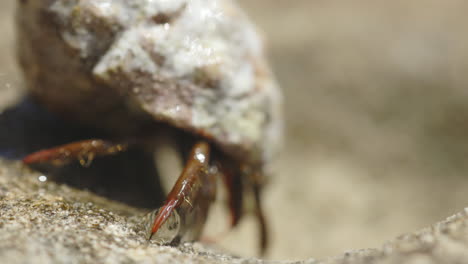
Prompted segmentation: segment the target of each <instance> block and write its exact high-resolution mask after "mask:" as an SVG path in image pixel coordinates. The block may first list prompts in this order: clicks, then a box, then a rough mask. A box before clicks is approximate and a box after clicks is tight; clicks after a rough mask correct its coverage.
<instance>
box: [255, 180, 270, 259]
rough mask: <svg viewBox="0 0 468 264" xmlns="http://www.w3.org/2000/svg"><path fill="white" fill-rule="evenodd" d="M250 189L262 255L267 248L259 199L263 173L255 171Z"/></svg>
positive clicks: (266, 227)
mask: <svg viewBox="0 0 468 264" xmlns="http://www.w3.org/2000/svg"><path fill="white" fill-rule="evenodd" d="M252 178H253V179H252V180H253V183H252V191H253V195H254V201H255V215H256V217H257V221H258V225H259V230H260V254H261V255H264V254H265V251H266V250H267V248H268V241H269V236H268V226H267V221H266V218H265V214H264V212H263V206H262V200H261V191H262V186H263V175H261V174H260V173H258V172H257V173H255V174H254V175H253V177H252Z"/></svg>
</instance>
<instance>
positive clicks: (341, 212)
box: [0, 0, 468, 259]
mask: <svg viewBox="0 0 468 264" xmlns="http://www.w3.org/2000/svg"><path fill="white" fill-rule="evenodd" d="M14 2H15V1H13V0H6V1H2V3H1V9H0V14H1V16H0V30H1V33H2V38H0V61H1V63H0V89H2V90H3V91H1V92H2V98H0V101H1V102H0V105H5V103H6V102H9V101H11V100H13V98H14V96H15V94H17V93H16V91H17V90H18V89H21V82H20V77H19V74H18V71H17V69H16V66H15V63H14V52H13V48H14V42H13V34H12V33H13V27H12V10H13V6H14ZM240 2H241V4H242V5H243V6H244V7H245V9H246V10H247V11H248V13H249V14H250V15H251V17H252V19H253V20H255V21H256V22H257V23H258V25H259V27H260V28H261V29H262V31H263V33H264V36H265V39H266V40H267V41H268V52H269V56H270V58H271V62H272V65H273V68H274V70H275V72H276V74H277V78H278V80H279V82H280V84H281V86H282V87H283V90H284V93H285V117H286V120H287V131H286V132H287V138H286V144H285V148H284V151H283V152H282V153H281V155H280V157H279V158H278V161H277V163H276V164H275V166H276V168H277V169H276V176H275V178H273V179H272V180H271V184H270V186H269V188H268V190H267V192H266V194H265V200H266V210H267V214H268V218H269V219H270V223H271V230H272V233H273V234H272V235H273V242H272V243H273V244H272V247H271V249H270V251H269V255H268V257H269V258H273V259H304V258H309V257H316V258H321V257H325V256H330V255H336V254H338V253H340V252H342V251H344V250H348V249H357V248H367V247H375V246H378V245H381V244H382V243H383V242H384V241H386V240H388V239H391V238H393V237H395V236H397V235H399V234H401V233H404V232H408V231H412V230H416V229H419V228H421V227H424V226H428V225H430V224H432V223H435V222H436V221H438V220H440V219H443V218H444V217H446V216H448V215H450V214H452V213H454V212H457V211H460V209H461V208H463V207H465V206H466V205H467V202H466V194H465V193H466V190H468V180H467V178H466V176H465V175H466V173H467V172H468V165H466V164H468V163H467V162H466V160H467V159H468V125H467V124H468V107H466V106H465V105H466V103H465V101H466V100H468V92H467V91H468V90H466V89H465V87H466V84H467V81H466V79H465V75H466V74H465V72H467V70H468V63H467V62H468V58H466V57H467V54H468V53H467V52H466V49H467V48H466V47H468V45H467V44H468V43H467V41H468V38H467V37H466V34H465V31H466V30H465V25H466V22H467V21H466V20H467V18H466V15H465V12H464V11H465V10H466V8H467V7H468V6H467V5H468V4H465V3H462V2H460V1H455V0H448V1H435V0H434V1H431V0H429V1H427V0H425V1H421V0H413V1H402V0H397V1H386V2H385V1H372V0H360V1H353V2H352V3H351V2H349V1H338V0H333V1H317V0H316V1H310V0H295V1H280V0H278V1H274V5H273V4H272V2H273V1H271V0H256V1H246V0H242V1H240ZM3 95H4V96H3ZM212 225H213V224H212ZM253 228H254V226H253V225H252V221H246V222H245V223H244V224H243V225H242V226H241V227H240V230H238V231H237V232H235V233H232V234H230V235H229V236H228V237H226V238H225V239H223V241H221V244H222V245H223V246H224V247H226V248H228V249H230V250H232V251H233V252H236V253H239V254H242V255H252V254H254V253H255V241H254V240H253V239H252V236H253V234H252V232H254V231H252V229H253Z"/></svg>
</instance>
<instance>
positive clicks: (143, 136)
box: [17, 0, 282, 250]
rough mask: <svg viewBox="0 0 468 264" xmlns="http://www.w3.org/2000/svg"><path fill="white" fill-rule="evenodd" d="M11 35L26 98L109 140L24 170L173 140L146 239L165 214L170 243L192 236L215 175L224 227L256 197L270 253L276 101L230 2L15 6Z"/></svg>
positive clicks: (82, 0) (83, 144) (254, 40)
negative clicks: (171, 171)
mask: <svg viewBox="0 0 468 264" xmlns="http://www.w3.org/2000/svg"><path fill="white" fill-rule="evenodd" d="M17 27H18V36H17V37H18V39H17V40H18V42H17V49H18V56H19V61H20V65H21V67H22V70H23V72H24V76H25V79H26V84H27V87H28V89H29V92H30V94H31V95H32V97H33V98H35V100H37V101H38V102H39V103H40V104H42V105H43V106H45V107H46V108H47V109H49V110H50V111H52V112H54V113H56V114H58V115H60V116H62V117H63V118H66V119H69V120H74V121H75V122H77V123H82V124H86V125H90V126H94V127H96V128H97V129H99V130H102V131H105V132H106V133H107V134H109V135H111V137H110V138H106V139H101V138H97V139H89V140H84V141H79V142H70V143H69V144H66V145H62V146H57V147H54V148H51V149H45V150H41V151H39V152H36V153H32V154H30V155H28V156H26V157H25V158H24V160H23V161H24V162H25V163H26V164H38V163H49V164H53V165H55V166H61V165H63V164H65V163H68V162H71V161H74V160H78V161H80V162H81V163H82V164H83V165H86V164H87V163H89V162H91V161H92V160H93V159H94V158H96V157H98V156H102V155H113V154H115V153H119V152H122V151H125V150H126V149H127V148H128V147H129V146H135V145H138V146H142V147H144V148H145V149H146V150H148V151H154V149H155V148H157V147H158V144H155V140H154V139H157V138H158V137H160V136H161V135H162V134H165V135H169V136H173V137H176V139H175V140H176V141H183V142H184V144H183V146H185V147H181V148H180V149H179V150H180V153H181V156H182V157H183V159H184V160H185V167H184V169H183V171H182V173H181V175H180V176H179V178H178V180H177V182H176V184H175V185H174V187H173V188H172V190H171V191H170V192H169V194H168V196H167V199H166V201H165V203H164V204H163V205H162V207H161V208H160V209H159V210H157V212H156V213H155V215H154V217H153V219H152V221H151V224H150V226H149V236H150V237H151V236H164V234H160V233H162V232H159V231H160V229H161V227H162V226H163V225H164V224H165V223H166V222H168V221H169V220H168V219H172V218H173V219H175V220H174V221H176V222H177V231H176V232H175V233H174V234H171V235H170V236H169V237H168V238H166V240H167V242H169V243H176V242H178V241H183V240H194V239H197V238H199V236H200V234H201V231H202V227H203V225H204V223H205V220H206V217H207V214H208V211H209V208H210V204H211V202H212V201H213V199H214V197H215V193H216V181H217V179H218V178H219V179H221V180H222V181H224V182H225V183H226V186H227V187H228V196H229V199H228V203H229V208H230V211H231V217H232V219H231V225H232V226H236V225H237V223H238V222H239V220H240V218H241V217H242V216H243V214H244V213H245V211H246V210H245V206H244V203H245V201H246V200H250V201H253V204H254V206H253V207H252V208H254V209H253V212H254V213H255V215H256V217H257V219H258V223H259V226H260V241H261V249H262V250H264V249H265V248H266V245H267V228H266V223H265V222H266V220H265V217H264V214H263V209H262V204H261V190H262V186H263V184H264V182H265V175H266V174H268V166H269V164H270V163H271V160H272V158H273V156H274V154H275V153H276V150H277V149H278V147H279V145H280V138H281V128H282V120H281V95H280V92H279V90H278V88H277V86H276V83H275V81H274V80H273V77H272V75H271V72H270V70H269V68H268V66H267V65H266V63H265V60H264V58H263V48H262V41H261V39H260V37H259V36H258V33H257V32H256V29H255V28H254V26H253V25H252V24H251V22H250V21H249V20H248V18H247V17H246V16H245V15H244V13H243V12H242V11H241V10H240V9H239V7H237V6H236V5H235V3H233V1H230V0H171V1H167V0H41V1H35V0H34V1H33V0H21V1H18V13H17ZM187 146H191V147H187ZM173 176H175V175H173ZM246 196H248V197H250V199H245V198H246Z"/></svg>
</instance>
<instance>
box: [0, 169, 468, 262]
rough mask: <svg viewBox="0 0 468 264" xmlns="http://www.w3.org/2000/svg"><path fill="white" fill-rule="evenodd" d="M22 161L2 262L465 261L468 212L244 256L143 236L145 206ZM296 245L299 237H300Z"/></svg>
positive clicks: (1, 184) (13, 172)
mask: <svg viewBox="0 0 468 264" xmlns="http://www.w3.org/2000/svg"><path fill="white" fill-rule="evenodd" d="M44 177H45V176H44V175H41V174H38V173H36V172H32V171H30V170H29V169H26V168H25V167H24V166H22V165H21V164H20V163H19V162H11V161H5V160H1V161H0V259H1V260H2V263H31V262H34V263H252V264H255V263H310V264H317V263H323V264H326V263H329V264H332V263H333V264H339V263H355V264H361V263H387V264H389V263H467V261H466V260H467V259H468V253H467V252H468V235H467V234H468V214H467V212H468V210H465V211H463V212H461V213H458V214H456V215H454V216H452V217H449V218H447V219H446V220H444V221H442V222H439V223H437V224H435V225H433V226H432V227H429V228H426V229H423V230H421V231H418V232H415V233H412V234H406V235H402V236H400V237H399V238H396V239H394V240H392V241H389V242H387V243H385V244H384V245H383V246H382V247H380V248H375V249H363V250H351V251H349V252H345V253H343V254H341V255H338V256H335V257H330V258H327V259H324V260H315V259H307V260H301V261H287V260H281V261H272V260H261V259H258V258H241V257H236V256H232V255H229V253H223V251H220V250H218V249H214V248H213V247H208V246H205V245H203V244H201V243H194V244H193V243H185V244H184V245H181V246H179V247H169V246H159V245H157V244H154V243H151V242H148V241H147V240H146V239H145V231H144V225H143V223H142V219H143V218H144V217H143V216H144V215H145V214H146V213H147V212H146V211H145V210H140V209H135V208H132V207H129V206H126V205H123V204H121V203H118V202H113V201H110V200H107V199H105V198H102V197H99V196H97V195H95V194H92V193H90V192H87V191H83V190H78V189H74V188H72V187H68V186H66V185H59V184H56V183H54V182H52V181H50V180H46V178H44ZM298 243H300V241H299V240H298Z"/></svg>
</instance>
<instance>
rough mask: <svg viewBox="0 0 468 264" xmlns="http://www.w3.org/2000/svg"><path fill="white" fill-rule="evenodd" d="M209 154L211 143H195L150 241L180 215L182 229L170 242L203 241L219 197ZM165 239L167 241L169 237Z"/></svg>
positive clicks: (150, 235)
mask: <svg viewBox="0 0 468 264" xmlns="http://www.w3.org/2000/svg"><path fill="white" fill-rule="evenodd" d="M209 154H210V147H209V145H208V143H206V142H199V143H197V144H195V146H194V147H193V149H192V151H191V153H190V155H189V157H188V161H187V163H186V166H185V168H184V170H183V171H182V174H181V175H180V177H179V178H178V179H177V182H176V183H175V185H174V187H173V188H172V190H171V191H170V193H169V194H168V196H167V199H166V202H165V203H164V205H163V206H162V207H161V208H160V209H159V210H158V211H157V213H156V215H155V217H154V220H153V221H152V225H151V228H150V230H149V233H150V234H149V237H150V239H151V237H153V236H154V235H155V236H156V237H157V236H158V231H159V230H160V229H161V228H162V227H163V225H164V223H165V222H166V221H167V220H168V219H169V218H170V217H171V215H172V214H174V213H176V214H178V215H179V216H180V226H179V230H178V232H177V233H176V234H174V237H171V238H169V240H171V241H174V240H180V239H183V240H194V239H198V238H199V236H200V234H201V231H202V229H203V226H204V224H205V222H206V218H207V215H208V211H209V207H210V205H211V204H212V202H213V201H214V198H215V195H216V176H215V174H214V173H212V172H210V171H209V158H210V157H209ZM162 240H167V238H164V239H162ZM171 241H163V242H166V243H167V242H171Z"/></svg>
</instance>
